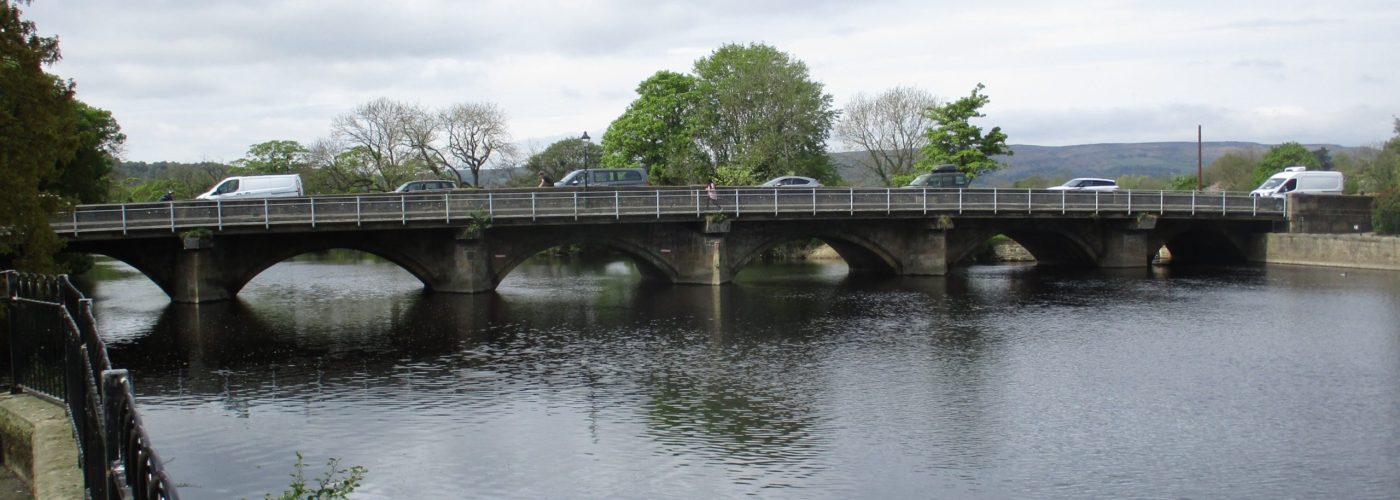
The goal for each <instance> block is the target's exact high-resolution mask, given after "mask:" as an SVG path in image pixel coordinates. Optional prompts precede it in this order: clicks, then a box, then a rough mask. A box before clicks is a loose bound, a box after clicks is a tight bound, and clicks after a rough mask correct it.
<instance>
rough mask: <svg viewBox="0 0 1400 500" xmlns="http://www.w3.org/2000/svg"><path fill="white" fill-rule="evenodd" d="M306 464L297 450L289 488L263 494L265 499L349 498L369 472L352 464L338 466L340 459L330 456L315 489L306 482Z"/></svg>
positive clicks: (318, 499)
mask: <svg viewBox="0 0 1400 500" xmlns="http://www.w3.org/2000/svg"><path fill="white" fill-rule="evenodd" d="M305 469H306V464H305V462H303V461H302V456H301V452H297V463H296V472H295V473H293V474H292V475H291V476H292V485H291V489H289V490H287V491H284V492H282V494H281V495H279V496H272V494H271V493H269V494H267V495H265V496H264V498H267V499H274V498H275V499H279V500H303V499H304V500H321V499H327V500H329V499H336V498H349V496H350V493H352V492H354V491H355V488H358V487H359V486H360V481H362V480H364V478H365V473H366V472H369V471H368V469H365V468H364V467H363V466H359V465H356V466H353V467H350V468H348V469H343V468H340V459H337V458H332V459H330V461H328V462H326V473H325V475H323V476H321V477H320V478H317V479H316V489H311V487H310V485H308V484H307V482H306V476H305Z"/></svg>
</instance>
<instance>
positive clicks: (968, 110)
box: [918, 83, 1012, 178]
mask: <svg viewBox="0 0 1400 500" xmlns="http://www.w3.org/2000/svg"><path fill="white" fill-rule="evenodd" d="M984 88H986V86H985V85H982V84H980V83H979V84H977V87H976V88H974V89H972V94H971V95H969V96H967V97H964V98H962V99H958V100H956V101H953V102H950V103H947V104H944V105H942V106H933V107H931V108H928V111H927V113H928V117H929V118H930V119H932V120H933V121H934V122H936V123H937V124H938V125H937V126H935V127H931V128H929V129H928V131H927V132H926V133H925V134H924V135H926V136H927V137H928V145H926V146H924V148H923V153H924V157H923V159H922V160H919V163H918V166H919V167H920V168H925V169H932V168H933V167H935V166H938V165H943V164H949V163H951V164H953V165H957V166H958V170H961V171H963V172H964V173H966V174H967V175H968V177H969V178H972V177H976V176H977V175H978V174H982V173H986V172H992V171H995V170H997V169H1000V168H1001V167H1002V164H1001V163H1000V162H998V161H996V160H993V159H992V158H991V157H992V156H995V155H1007V156H1010V155H1011V154H1012V153H1011V148H1010V147H1008V146H1007V145H1006V134H1005V133H1003V132H1002V131H1001V127H992V130H990V131H988V132H987V133H986V134H985V135H983V133H982V127H979V126H976V125H973V124H972V123H971V122H970V120H971V119H973V118H981V117H984V116H986V115H984V114H982V113H981V112H980V111H978V110H980V109H982V106H985V105H986V104H987V103H988V102H990V101H991V99H990V98H989V97H987V96H985V95H982V93H981V92H982V89H984Z"/></svg>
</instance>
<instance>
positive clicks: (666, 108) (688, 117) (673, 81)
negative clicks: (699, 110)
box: [602, 71, 708, 185]
mask: <svg viewBox="0 0 1400 500" xmlns="http://www.w3.org/2000/svg"><path fill="white" fill-rule="evenodd" d="M696 86H697V81H696V78H695V77H693V76H690V75H685V74H681V73H676V72H673V71H658V72H657V73H656V74H655V75H652V76H651V77H650V78H647V79H646V80H644V81H642V83H641V84H639V85H637V96H638V97H637V99H636V100H634V101H632V104H629V105H628V106H627V111H625V112H623V113H622V116H619V117H618V118H617V119H616V120H613V123H612V125H611V126H609V127H608V131H607V132H606V133H604V134H603V154H602V164H603V165H604V166H608V167H614V168H637V167H639V168H645V169H647V172H648V176H649V177H650V178H651V180H652V182H654V183H656V184H660V185H675V184H698V183H700V182H702V181H704V180H705V177H707V175H708V174H707V172H706V171H707V170H708V167H707V164H708V158H706V156H705V154H704V153H703V152H702V151H701V150H700V147H699V144H698V143H697V142H696V141H695V136H696V135H697V130H698V128H699V127H698V126H697V125H696V124H695V123H694V120H695V118H696V117H695V108H696V106H697V105H698V103H699V100H698V96H697V95H696V93H695V89H696Z"/></svg>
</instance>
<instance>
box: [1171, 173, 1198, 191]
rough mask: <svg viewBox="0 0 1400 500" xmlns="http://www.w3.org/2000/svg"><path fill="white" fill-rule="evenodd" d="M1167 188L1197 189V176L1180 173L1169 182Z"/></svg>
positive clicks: (1174, 189)
mask: <svg viewBox="0 0 1400 500" xmlns="http://www.w3.org/2000/svg"><path fill="white" fill-rule="evenodd" d="M1167 189H1170V190H1172V191H1195V190H1196V176H1194V175H1178V176H1176V177H1172V178H1171V181H1170V182H1168V184H1167Z"/></svg>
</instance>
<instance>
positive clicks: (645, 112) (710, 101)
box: [603, 44, 838, 184]
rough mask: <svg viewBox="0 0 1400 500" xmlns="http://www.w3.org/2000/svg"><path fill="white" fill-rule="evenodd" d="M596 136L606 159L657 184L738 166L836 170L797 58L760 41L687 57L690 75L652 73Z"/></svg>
mask: <svg viewBox="0 0 1400 500" xmlns="http://www.w3.org/2000/svg"><path fill="white" fill-rule="evenodd" d="M637 90H638V94H639V97H638V99H637V100H636V101H634V102H633V103H632V104H631V105H629V106H628V110H627V112H626V113H624V114H623V115H622V116H621V117H619V118H618V119H617V120H615V121H614V122H613V123H612V124H611V126H609V128H608V133H607V134H605V135H604V138H603V141H604V158H603V160H604V161H605V162H607V164H609V165H639V166H643V167H645V168H647V169H648V171H649V172H652V174H653V175H655V176H656V178H654V179H653V180H654V181H655V182H657V183H658V184H661V183H696V182H699V181H700V180H703V179H706V178H709V177H712V176H719V177H721V178H724V177H726V176H725V175H721V174H719V171H720V170H723V169H726V168H728V169H739V170H743V171H746V172H747V173H745V174H743V175H739V176H729V177H731V178H737V177H743V178H746V179H758V180H760V181H762V180H764V179H767V178H770V177H774V176H777V175H805V176H808V177H813V178H816V179H818V180H820V181H822V182H824V183H828V184H831V183H836V181H837V180H838V176H837V174H836V170H835V168H834V167H832V165H831V164H830V162H829V160H828V158H827V155H826V139H827V136H828V134H829V131H830V130H831V125H832V123H833V122H834V120H835V119H836V111H834V110H832V109H831V96H830V95H828V94H826V93H824V92H823V90H822V85H821V84H820V83H817V82H813V81H811V80H810V79H809V78H808V73H807V66H806V65H805V64H803V63H802V62H801V61H796V60H793V59H791V58H790V57H789V56H788V55H787V54H786V53H784V52H781V51H779V50H777V49H775V48H773V47H771V46H768V45H763V44H750V45H739V44H728V45H724V46H722V47H720V48H719V49H717V50H715V51H714V52H713V53H711V54H710V55H709V56H708V57H703V58H700V59H699V60H696V61H695V65H694V68H693V75H680V74H675V73H669V72H659V73H657V74H655V75H653V76H652V77H651V78H649V79H647V80H646V81H644V82H642V84H641V85H639V86H638V89H637Z"/></svg>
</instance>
